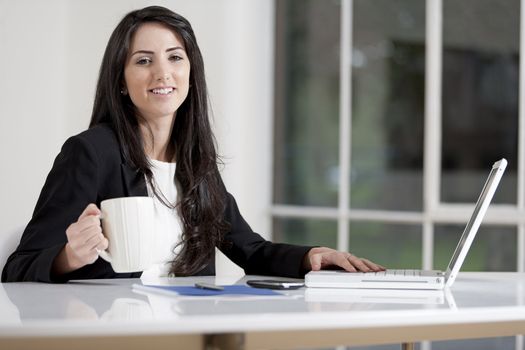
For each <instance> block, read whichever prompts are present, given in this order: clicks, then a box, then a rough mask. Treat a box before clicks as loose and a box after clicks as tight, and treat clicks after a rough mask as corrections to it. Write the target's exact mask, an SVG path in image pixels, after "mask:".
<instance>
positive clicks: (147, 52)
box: [130, 46, 185, 57]
mask: <svg viewBox="0 0 525 350" xmlns="http://www.w3.org/2000/svg"><path fill="white" fill-rule="evenodd" d="M175 50H182V51H185V50H184V48H183V47H182V46H175V47H170V48H168V49H166V52H171V51H175ZM139 53H140V54H146V55H153V54H154V53H155V52H154V51H149V50H137V51H135V52H133V53H132V54H131V56H133V55H136V54H139ZM131 56H130V57H131Z"/></svg>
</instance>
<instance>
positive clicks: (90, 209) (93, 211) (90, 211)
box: [78, 203, 100, 221]
mask: <svg viewBox="0 0 525 350" xmlns="http://www.w3.org/2000/svg"><path fill="white" fill-rule="evenodd" d="M91 215H95V216H98V215H100V209H98V207H97V206H96V204H93V203H91V204H89V205H88V206H87V207H86V209H84V211H83V212H82V214H80V216H79V217H78V221H81V220H82V219H83V218H85V217H87V216H91Z"/></svg>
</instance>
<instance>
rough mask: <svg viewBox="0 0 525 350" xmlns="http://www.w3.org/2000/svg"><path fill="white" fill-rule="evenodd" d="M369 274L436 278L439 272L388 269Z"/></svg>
mask: <svg viewBox="0 0 525 350" xmlns="http://www.w3.org/2000/svg"><path fill="white" fill-rule="evenodd" d="M366 273H367V274H375V275H376V276H382V275H388V276H435V275H436V274H437V273H438V271H426V270H408V269H406V270H395V269H388V270H385V271H379V272H366Z"/></svg>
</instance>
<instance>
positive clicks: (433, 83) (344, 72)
mask: <svg viewBox="0 0 525 350" xmlns="http://www.w3.org/2000/svg"><path fill="white" fill-rule="evenodd" d="M524 8H525V6H520V29H519V30H520V43H519V47H520V52H521V51H522V48H523V47H525V24H524V18H525V9H524ZM425 11H426V30H425V31H426V33H425V41H426V42H425V60H426V62H425V63H426V68H425V116H424V118H425V123H424V125H425V126H424V128H425V130H424V137H425V139H424V161H423V209H422V211H421V212H419V211H417V212H416V211H408V212H407V211H390V210H368V209H366V210H363V209H350V176H349V175H350V167H351V161H352V160H351V135H352V133H351V131H352V110H351V105H352V101H351V96H352V84H351V78H352V69H351V67H352V57H351V52H352V37H353V33H352V17H353V0H341V32H340V40H341V42H340V50H341V51H340V57H341V59H340V72H341V73H340V90H339V93H340V96H339V97H340V108H339V140H340V142H339V169H340V171H339V192H338V206H337V208H327V207H315V206H301V205H284V204H275V203H273V201H272V203H271V206H270V210H269V217H270V219H271V220H273V219H274V218H310V219H311V218H316V219H332V220H336V221H337V227H338V232H337V249H339V250H347V249H348V246H349V243H350V239H351V232H350V220H356V221H380V222H383V223H403V224H419V225H421V226H422V228H423V229H422V247H421V249H422V257H423V258H422V259H423V261H422V267H423V269H433V261H434V226H435V225H436V224H444V223H445V224H448V223H463V224H464V223H465V222H466V221H467V220H468V218H469V217H470V215H471V213H472V210H473V209H474V204H452V203H443V202H441V201H440V181H441V162H440V160H441V146H442V143H441V142H442V140H441V134H442V130H441V125H442V115H441V89H442V78H441V77H442V55H443V48H442V32H443V27H442V26H443V21H442V16H443V2H442V0H426V10H425ZM519 64H520V75H519V114H518V125H519V130H518V165H517V177H518V178H517V204H516V205H507V204H492V205H491V207H490V208H489V210H488V211H487V214H486V217H485V219H484V224H485V225H503V226H507V225H509V226H514V227H516V228H517V247H516V249H517V262H516V265H517V266H516V271H517V272H524V271H525V193H524V186H525V123H524V118H525V117H524V107H525V89H524V88H525V85H524V82H525V69H521V67H525V55H521V54H520V57H519ZM487 167H488V166H487ZM487 169H488V168H487ZM487 173H488V170H487ZM272 174H273V172H272ZM272 181H274V180H273V179H272Z"/></svg>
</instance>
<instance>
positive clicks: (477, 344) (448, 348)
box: [432, 337, 523, 350]
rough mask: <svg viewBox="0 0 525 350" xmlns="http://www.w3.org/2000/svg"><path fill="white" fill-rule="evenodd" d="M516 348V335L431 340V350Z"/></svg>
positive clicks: (506, 349)
mask: <svg viewBox="0 0 525 350" xmlns="http://www.w3.org/2000/svg"><path fill="white" fill-rule="evenodd" d="M457 349H461V350H494V349H498V350H516V349H522V350H523V348H518V347H516V337H501V338H483V339H468V340H447V341H439V342H432V350H457Z"/></svg>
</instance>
